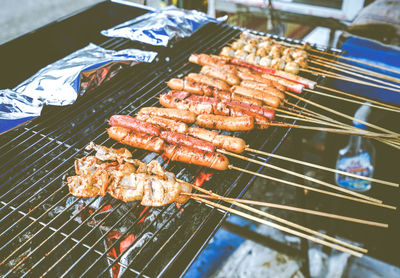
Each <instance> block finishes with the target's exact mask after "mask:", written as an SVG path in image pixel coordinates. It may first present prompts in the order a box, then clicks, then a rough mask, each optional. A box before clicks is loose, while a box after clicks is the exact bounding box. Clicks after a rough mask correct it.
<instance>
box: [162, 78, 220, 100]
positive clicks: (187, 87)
mask: <svg viewBox="0 0 400 278" xmlns="http://www.w3.org/2000/svg"><path fill="white" fill-rule="evenodd" d="M167 85H168V87H170V88H171V89H172V90H180V91H186V92H190V93H192V94H196V95H205V96H211V95H212V92H213V88H212V87H210V86H208V85H204V84H201V83H196V82H193V81H189V80H184V79H179V78H172V79H170V80H169V81H168V82H167Z"/></svg>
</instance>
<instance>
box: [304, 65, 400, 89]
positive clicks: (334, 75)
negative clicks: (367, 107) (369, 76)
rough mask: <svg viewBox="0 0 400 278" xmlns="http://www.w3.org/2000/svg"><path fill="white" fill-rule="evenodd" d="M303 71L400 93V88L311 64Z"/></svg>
mask: <svg viewBox="0 0 400 278" xmlns="http://www.w3.org/2000/svg"><path fill="white" fill-rule="evenodd" d="M301 71H304V72H309V73H313V74H317V75H324V76H326V77H329V78H334V79H339V80H344V81H348V82H353V83H357V84H362V85H367V86H371V87H376V88H381V89H385V90H389V91H394V92H398V93H399V92H400V89H396V88H392V87H387V86H383V85H378V84H375V83H371V82H367V81H361V80H359V79H356V78H351V77H348V76H345V75H342V74H338V73H332V72H330V71H327V70H323V69H320V68H315V67H311V66H309V67H308V68H307V69H301Z"/></svg>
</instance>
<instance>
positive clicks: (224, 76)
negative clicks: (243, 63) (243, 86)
mask: <svg viewBox="0 0 400 278" xmlns="http://www.w3.org/2000/svg"><path fill="white" fill-rule="evenodd" d="M200 73H202V74H204V75H207V76H210V77H213V78H218V79H221V80H223V81H225V82H226V83H228V84H230V85H237V84H239V83H240V79H239V77H238V76H237V75H236V74H232V73H230V72H227V71H224V70H221V69H219V68H215V67H210V66H203V67H202V68H201V70H200Z"/></svg>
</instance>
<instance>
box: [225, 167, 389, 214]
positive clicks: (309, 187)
mask: <svg viewBox="0 0 400 278" xmlns="http://www.w3.org/2000/svg"><path fill="white" fill-rule="evenodd" d="M228 168H229V169H232V170H236V171H240V172H243V173H247V174H250V175H255V176H258V177H261V178H264V179H269V180H272V181H276V182H280V183H284V184H288V185H291V186H294V187H298V188H302V189H304V190H309V191H314V192H318V193H321V194H325V195H330V196H334V197H338V198H342V199H347V200H351V201H355V202H359V203H364V204H368V205H373V206H378V207H382V208H387V209H392V210H396V207H395V206H391V205H386V204H380V203H376V202H372V201H368V200H364V199H359V198H355V197H352V196H348V195H344V194H340V193H335V192H331V191H326V190H322V189H318V188H314V187H311V186H307V185H303V184H299V183H295V182H291V181H286V180H283V179H279V178H275V177H272V176H268V175H264V174H261V173H257V172H254V171H249V170H246V169H243V168H240V167H236V166H233V165H229V166H228Z"/></svg>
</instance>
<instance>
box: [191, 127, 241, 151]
mask: <svg viewBox="0 0 400 278" xmlns="http://www.w3.org/2000/svg"><path fill="white" fill-rule="evenodd" d="M188 134H189V135H190V136H193V137H196V138H199V139H201V140H204V141H207V142H210V143H212V144H214V145H215V146H217V147H218V148H221V149H224V150H227V151H231V152H234V153H242V152H244V150H245V148H246V142H245V141H244V140H243V139H242V138H237V137H233V136H226V135H219V134H218V133H217V132H216V131H210V130H207V129H204V128H200V127H190V128H189V130H188Z"/></svg>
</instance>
